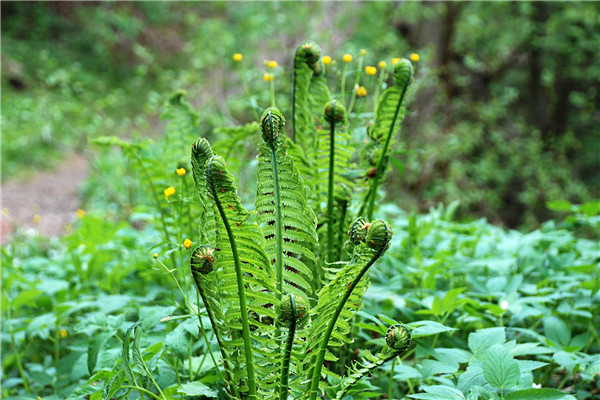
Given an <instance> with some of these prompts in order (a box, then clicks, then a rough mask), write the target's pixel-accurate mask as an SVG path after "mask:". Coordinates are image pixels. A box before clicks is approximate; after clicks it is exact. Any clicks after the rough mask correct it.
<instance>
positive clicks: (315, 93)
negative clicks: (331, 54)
mask: <svg viewBox="0 0 600 400" xmlns="http://www.w3.org/2000/svg"><path fill="white" fill-rule="evenodd" d="M312 70H313V76H312V79H311V80H310V86H309V93H310V96H309V102H310V108H311V112H312V114H313V118H314V120H316V121H318V120H320V119H321V118H322V117H323V108H324V107H325V104H327V103H328V102H329V100H331V97H332V96H331V91H330V90H329V86H328V85H327V80H326V79H325V65H323V60H322V59H320V58H319V60H318V61H317V62H316V63H315V64H314V65H313V68H312Z"/></svg>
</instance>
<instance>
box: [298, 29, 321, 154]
mask: <svg viewBox="0 0 600 400" xmlns="http://www.w3.org/2000/svg"><path fill="white" fill-rule="evenodd" d="M320 58H321V48H320V47H319V45H318V44H316V43H315V42H310V41H307V42H303V43H301V44H300V45H299V46H298V48H297V49H296V54H295V55H294V78H293V82H292V141H293V142H294V143H301V144H302V146H303V147H304V148H305V149H306V148H314V141H315V138H314V136H315V133H314V129H315V123H314V119H313V116H312V113H311V109H310V100H309V96H310V93H309V86H310V83H311V79H312V77H313V74H314V68H315V64H316V63H317V62H318V61H319V59H320Z"/></svg>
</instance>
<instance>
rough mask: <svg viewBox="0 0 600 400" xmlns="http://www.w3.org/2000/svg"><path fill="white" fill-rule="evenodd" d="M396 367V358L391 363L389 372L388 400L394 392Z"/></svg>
mask: <svg viewBox="0 0 600 400" xmlns="http://www.w3.org/2000/svg"><path fill="white" fill-rule="evenodd" d="M395 366H396V357H394V360H393V361H392V370H391V371H390V384H389V386H388V399H389V400H392V394H393V392H394V385H393V383H394V367H395Z"/></svg>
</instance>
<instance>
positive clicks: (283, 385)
mask: <svg viewBox="0 0 600 400" xmlns="http://www.w3.org/2000/svg"><path fill="white" fill-rule="evenodd" d="M290 303H291V307H292V318H291V321H290V330H289V333H288V340H287V344H286V346H285V349H284V350H283V357H282V364H281V375H280V383H279V399H280V400H287V399H288V395H289V392H290V388H289V380H290V359H291V355H292V346H293V345H294V336H295V335H296V300H295V299H294V295H293V294H291V293H290Z"/></svg>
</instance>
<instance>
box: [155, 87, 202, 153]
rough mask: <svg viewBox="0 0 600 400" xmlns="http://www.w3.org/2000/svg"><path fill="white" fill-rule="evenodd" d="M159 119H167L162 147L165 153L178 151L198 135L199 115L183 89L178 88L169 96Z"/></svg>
mask: <svg viewBox="0 0 600 400" xmlns="http://www.w3.org/2000/svg"><path fill="white" fill-rule="evenodd" d="M161 119H166V120H168V121H169V123H168V124H167V132H166V135H165V145H164V147H163V152H164V153H165V154H169V155H172V154H177V153H180V149H185V148H186V147H187V146H188V145H189V143H190V141H191V140H194V138H197V137H198V124H199V123H200V115H198V113H197V112H196V111H194V109H193V108H192V106H190V103H188V101H187V99H186V98H185V92H184V91H183V90H178V91H176V92H175V93H173V94H172V95H171V96H170V97H169V100H167V102H166V103H165V108H164V111H163V112H162V114H161Z"/></svg>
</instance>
